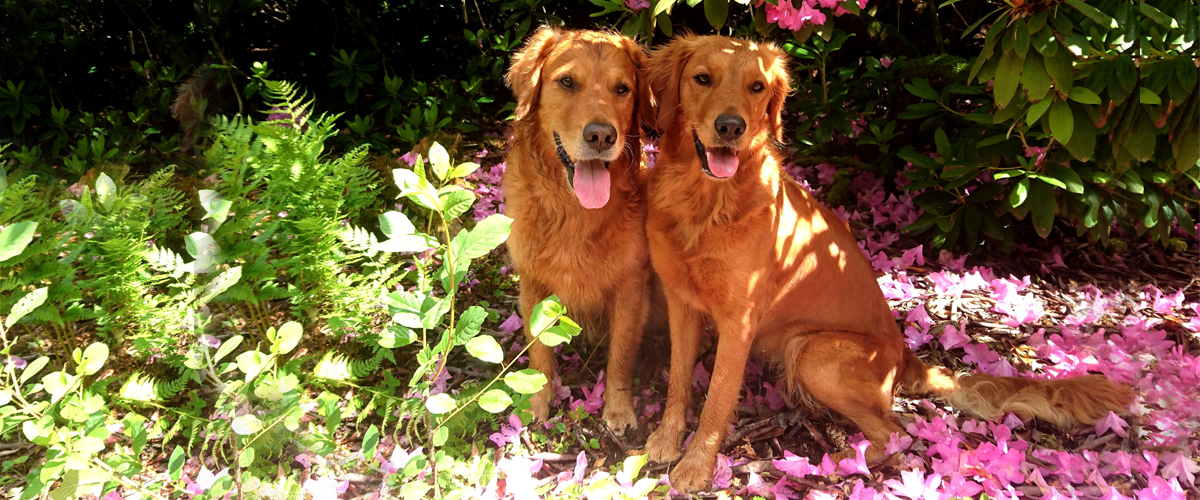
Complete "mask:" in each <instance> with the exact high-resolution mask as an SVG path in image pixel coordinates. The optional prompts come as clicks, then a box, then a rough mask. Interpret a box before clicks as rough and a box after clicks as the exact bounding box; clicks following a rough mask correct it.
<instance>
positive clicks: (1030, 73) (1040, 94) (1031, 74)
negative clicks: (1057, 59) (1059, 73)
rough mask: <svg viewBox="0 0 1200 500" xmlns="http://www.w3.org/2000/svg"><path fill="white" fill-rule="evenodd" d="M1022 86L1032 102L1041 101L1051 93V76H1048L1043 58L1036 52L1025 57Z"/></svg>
mask: <svg viewBox="0 0 1200 500" xmlns="http://www.w3.org/2000/svg"><path fill="white" fill-rule="evenodd" d="M1021 85H1022V86H1023V87H1025V92H1027V93H1028V97H1029V100H1030V101H1035V102H1036V101H1040V100H1042V99H1043V98H1045V97H1046V93H1047V92H1049V91H1050V75H1048V74H1046V66H1045V64H1043V63H1042V56H1040V55H1038V54H1037V53H1036V52H1033V53H1030V54H1028V55H1026V56H1025V69H1024V70H1023V71H1022V72H1021Z"/></svg>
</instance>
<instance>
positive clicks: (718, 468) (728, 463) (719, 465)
mask: <svg viewBox="0 0 1200 500" xmlns="http://www.w3.org/2000/svg"><path fill="white" fill-rule="evenodd" d="M732 479H733V460H730V459H729V457H727V456H725V455H722V454H720V453H718V454H717V462H716V463H715V464H714V465H713V479H712V488H713V489H714V490H723V489H725V488H728V487H729V482H730V481H731V480H732Z"/></svg>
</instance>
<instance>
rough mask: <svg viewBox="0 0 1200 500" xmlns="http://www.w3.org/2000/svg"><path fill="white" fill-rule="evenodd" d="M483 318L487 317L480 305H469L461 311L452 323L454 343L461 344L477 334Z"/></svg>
mask: <svg viewBox="0 0 1200 500" xmlns="http://www.w3.org/2000/svg"><path fill="white" fill-rule="evenodd" d="M485 319H487V311H486V310H484V308H482V307H479V306H471V307H468V308H467V310H466V311H463V313H462V314H461V315H459V316H458V322H457V323H455V324H454V343H455V345H462V344H464V343H466V342H467V341H469V340H471V339H472V338H474V337H475V335H478V334H479V329H480V327H482V326H483V320H485Z"/></svg>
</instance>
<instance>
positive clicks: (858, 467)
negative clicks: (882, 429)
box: [838, 432, 871, 476]
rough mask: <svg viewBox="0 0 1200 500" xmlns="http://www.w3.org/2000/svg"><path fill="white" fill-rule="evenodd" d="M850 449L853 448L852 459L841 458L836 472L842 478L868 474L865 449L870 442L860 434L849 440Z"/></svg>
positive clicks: (869, 471)
mask: <svg viewBox="0 0 1200 500" xmlns="http://www.w3.org/2000/svg"><path fill="white" fill-rule="evenodd" d="M850 441H851V445H850V447H851V448H854V454H855V457H854V458H843V459H842V460H841V461H839V462H838V472H839V473H841V474H842V475H843V476H849V475H851V474H868V475H869V474H870V473H871V470H870V469H868V468H867V458H866V457H867V455H866V452H867V448H869V447H870V446H871V442H870V441H868V440H867V438H866V437H864V436H863V434H862V433H861V432H860V433H858V434H856V435H854V437H852V438H850Z"/></svg>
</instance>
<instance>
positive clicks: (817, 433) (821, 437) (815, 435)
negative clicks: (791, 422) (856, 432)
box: [801, 418, 833, 451]
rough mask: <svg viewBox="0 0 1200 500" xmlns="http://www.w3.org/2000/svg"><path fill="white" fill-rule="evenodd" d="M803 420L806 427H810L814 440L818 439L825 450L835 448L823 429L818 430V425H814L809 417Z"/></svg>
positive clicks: (809, 430)
mask: <svg viewBox="0 0 1200 500" xmlns="http://www.w3.org/2000/svg"><path fill="white" fill-rule="evenodd" d="M801 422H803V424H804V428H805V429H808V433H809V434H812V437H813V440H814V441H816V442H817V444H818V445H821V448H822V449H824V450H825V451H831V450H833V447H832V446H830V445H829V441H828V440H826V439H825V435H824V434H822V433H821V431H819V430H817V427H816V426H814V425H813V424H812V422H809V421H808V419H807V418H805V419H802V420H801Z"/></svg>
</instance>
